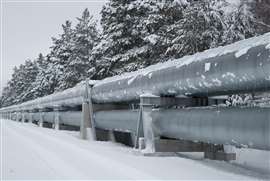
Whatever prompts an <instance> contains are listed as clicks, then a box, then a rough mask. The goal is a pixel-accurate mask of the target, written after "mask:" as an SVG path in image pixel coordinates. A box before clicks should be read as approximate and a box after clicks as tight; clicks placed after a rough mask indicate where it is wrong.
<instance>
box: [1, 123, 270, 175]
mask: <svg viewBox="0 0 270 181" xmlns="http://www.w3.org/2000/svg"><path fill="white" fill-rule="evenodd" d="M1 125H2V129H1V140H2V148H1V151H2V160H1V164H2V172H1V173H2V175H1V178H2V179H33V180H36V179H223V180H224V179H226V180H228V179H237V180H240V179H241V180H248V179H252V180H254V179H266V180H269V179H270V173H269V172H270V171H269V170H270V160H269V159H270V153H269V152H267V151H256V150H248V149H241V150H237V157H238V160H237V161H236V162H233V163H227V162H220V161H212V160H205V159H203V158H202V156H203V155H202V154H201V153H192V154H191V153H179V156H166V157H165V156H163V157H146V156H141V155H139V154H137V153H138V152H136V151H134V150H133V149H132V148H129V147H126V146H123V145H121V144H117V143H112V142H91V141H85V140H80V139H79V138H78V135H79V133H78V132H71V131H55V130H53V129H47V128H40V127H37V126H36V125H34V124H29V123H18V122H14V121H9V120H1Z"/></svg>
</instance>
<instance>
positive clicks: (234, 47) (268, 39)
mask: <svg viewBox="0 0 270 181" xmlns="http://www.w3.org/2000/svg"><path fill="white" fill-rule="evenodd" d="M260 45H265V48H266V49H270V33H266V34H264V35H261V36H258V37H253V38H249V39H245V40H241V41H238V42H236V43H233V44H230V45H227V46H223V47H217V48H213V49H209V50H205V51H203V52H199V53H196V54H194V55H188V56H184V57H182V58H179V59H174V60H169V61H167V62H165V63H158V64H155V65H152V66H149V67H147V68H144V69H139V70H137V71H134V72H128V73H123V74H121V75H116V76H114V77H109V78H106V79H103V80H101V81H100V82H98V83H96V84H95V87H96V86H100V85H103V84H106V83H109V82H114V81H119V80H123V79H129V80H128V84H131V83H132V82H133V81H134V80H135V79H136V77H137V76H147V75H148V74H150V73H152V72H155V71H159V70H162V69H166V68H170V67H176V68H180V67H183V66H185V65H189V64H191V63H194V62H198V61H202V60H205V59H209V58H213V57H217V56H221V55H226V54H229V53H235V57H236V58H239V57H241V56H243V55H245V54H246V53H247V52H248V50H249V49H250V48H253V47H256V46H260ZM206 68H207V67H206Z"/></svg>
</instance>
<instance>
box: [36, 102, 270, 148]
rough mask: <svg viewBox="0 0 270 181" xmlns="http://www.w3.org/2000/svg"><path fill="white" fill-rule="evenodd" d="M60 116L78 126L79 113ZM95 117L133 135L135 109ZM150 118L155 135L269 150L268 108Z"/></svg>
mask: <svg viewBox="0 0 270 181" xmlns="http://www.w3.org/2000/svg"><path fill="white" fill-rule="evenodd" d="M37 114H38V113H34V118H36V119H38V115H37ZM53 114H54V112H46V113H44V121H47V122H53V120H54V119H53V117H52V116H51V115H53ZM59 114H60V123H61V124H67V125H73V126H80V121H81V119H82V114H81V112H79V111H77V112H59ZM94 116H95V123H96V127H97V128H100V129H105V130H115V131H121V132H132V133H136V127H137V120H138V116H139V112H138V110H136V111H131V110H117V111H101V112H97V113H95V115H94ZM151 116H152V118H153V127H154V129H155V134H156V135H157V136H165V137H168V138H176V139H184V140H192V141H202V142H210V143H215V144H233V145H237V146H247V147H250V148H255V149H262V150H270V108H257V107H251V108H249V107H245V108H235V107H231V108H224V107H216V108H209V107H208V108H186V109H165V110H163V109H161V110H153V111H152V113H151Z"/></svg>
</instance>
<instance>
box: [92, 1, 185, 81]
mask: <svg viewBox="0 0 270 181" xmlns="http://www.w3.org/2000/svg"><path fill="white" fill-rule="evenodd" d="M183 2H184V1H181V3H179V2H178V3H177V2H174V1H172V0H170V1H162V0H154V1H153V0H139V1H134V0H133V1H131V0H130V1H116V0H111V1H110V2H109V3H107V4H106V6H105V7H104V8H103V10H102V12H101V14H102V19H101V25H102V27H103V34H102V39H101V41H100V43H99V44H98V45H97V46H96V47H95V48H94V52H93V57H94V58H95V59H96V61H97V62H98V64H99V66H98V67H99V69H98V72H97V77H98V78H104V77H106V76H111V75H114V74H120V73H122V72H126V71H133V70H137V69H138V68H143V67H145V66H148V65H151V64H153V63H156V62H158V60H160V57H159V56H160V55H162V54H163V53H164V50H166V46H164V43H163V42H164V39H166V37H165V36H166V33H164V31H165V30H166V26H167V25H169V24H172V23H174V22H176V21H178V20H179V19H180V18H181V16H182V13H181V12H182V8H183V6H186V4H185V3H183ZM165 45H166V44H165Z"/></svg>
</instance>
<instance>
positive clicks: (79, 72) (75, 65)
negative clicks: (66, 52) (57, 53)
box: [68, 9, 99, 83]
mask: <svg viewBox="0 0 270 181" xmlns="http://www.w3.org/2000/svg"><path fill="white" fill-rule="evenodd" d="M77 20H78V21H79V22H78V24H77V25H76V27H75V31H74V33H75V37H74V46H75V47H74V51H73V55H72V61H71V62H70V63H69V67H68V68H69V69H70V72H72V73H71V74H70V76H72V77H73V79H76V80H74V82H76V83H78V82H79V81H82V80H84V79H86V78H87V77H88V78H91V77H93V76H94V75H95V73H96V70H95V69H96V63H95V61H94V60H93V59H91V53H92V49H93V47H94V46H95V44H96V43H97V42H98V39H99V37H98V36H99V35H98V31H97V28H96V22H95V21H94V20H93V16H91V15H90V13H89V11H88V9H85V10H84V11H83V13H82V17H81V18H77Z"/></svg>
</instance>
